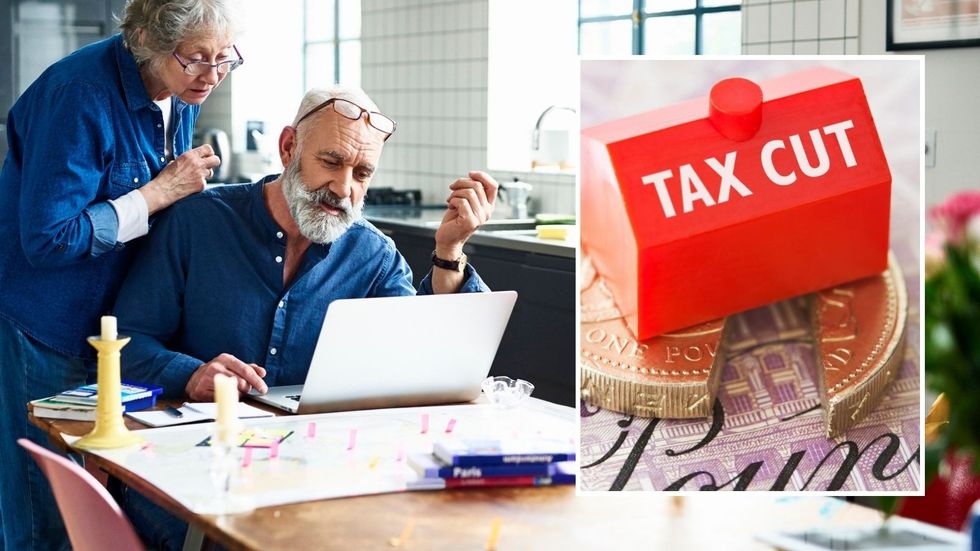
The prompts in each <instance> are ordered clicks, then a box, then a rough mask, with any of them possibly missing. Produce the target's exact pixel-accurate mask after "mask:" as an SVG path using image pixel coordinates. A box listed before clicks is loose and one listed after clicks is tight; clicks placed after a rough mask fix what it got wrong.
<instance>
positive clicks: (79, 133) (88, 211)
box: [0, 0, 243, 549]
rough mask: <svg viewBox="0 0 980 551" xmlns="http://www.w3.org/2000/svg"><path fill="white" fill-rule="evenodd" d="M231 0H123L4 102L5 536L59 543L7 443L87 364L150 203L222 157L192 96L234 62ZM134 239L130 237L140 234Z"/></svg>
mask: <svg viewBox="0 0 980 551" xmlns="http://www.w3.org/2000/svg"><path fill="white" fill-rule="evenodd" d="M234 18H235V17H234V14H233V11H232V10H231V8H230V7H229V4H228V2H227V1H226V0H172V1H167V0H132V1H131V2H130V3H129V4H128V5H127V6H126V8H125V12H124V14H123V16H122V20H121V24H120V27H121V30H122V32H121V34H118V35H116V36H113V37H110V38H107V39H105V40H102V41H100V42H97V43H94V44H91V45H89V46H86V47H84V48H82V49H80V50H78V51H77V52H75V53H73V54H71V55H70V56H68V57H66V58H64V59H62V60H61V61H58V62H57V63H55V64H54V65H52V66H51V67H49V68H48V69H47V70H46V71H45V72H44V73H43V74H42V75H41V76H40V77H39V78H38V79H37V80H36V81H35V82H34V83H33V84H32V85H31V86H30V87H29V88H28V89H27V91H26V92H24V94H23V95H22V96H21V97H20V99H18V100H17V103H16V104H14V106H13V108H12V109H11V110H10V114H9V118H8V123H7V126H8V128H7V132H8V134H7V136H8V142H9V144H10V150H9V152H8V154H7V158H6V160H5V162H4V165H3V172H2V173H0V196H2V197H3V200H2V201H0V234H2V235H4V236H5V239H3V240H0V369H2V377H3V379H2V381H0V442H3V443H4V444H5V445H7V446H8V449H7V450H6V451H5V452H4V453H3V454H2V455H0V457H2V459H0V511H2V525H3V537H4V541H3V542H2V543H3V545H0V549H3V548H6V549H53V548H57V547H66V546H67V541H66V539H65V533H64V530H63V528H61V521H60V518H59V515H58V512H57V509H56V508H55V506H54V502H53V499H52V497H51V495H50V490H49V488H48V487H47V486H46V483H45V481H44V477H43V476H42V475H41V474H40V472H39V471H38V470H37V469H36V467H35V466H34V465H33V463H29V461H28V459H27V456H26V454H24V453H22V452H21V451H19V450H16V449H15V448H13V447H10V446H13V442H14V441H15V440H16V439H17V438H18V437H23V436H25V435H27V436H28V437H30V438H32V439H33V440H36V441H38V442H45V441H46V438H45V436H44V435H43V434H42V433H41V432H40V431H38V430H37V429H33V428H32V427H31V426H30V425H29V424H28V422H27V412H26V410H25V404H26V403H27V402H28V401H30V400H34V399H37V398H43V397H46V396H50V395H52V394H55V393H57V392H60V391H62V390H65V389H69V388H72V387H75V386H78V385H81V384H84V383H85V382H86V380H87V379H91V378H92V375H94V368H95V365H94V364H95V362H94V361H93V358H94V350H93V349H92V348H91V347H90V346H89V345H88V344H87V343H86V341H85V337H86V336H87V335H93V334H96V333H98V328H99V322H98V319H99V316H100V315H103V314H106V313H108V311H109V308H110V305H111V304H112V302H113V299H114V298H115V293H116V289H117V288H118V286H119V284H120V282H121V280H122V278H123V276H124V275H125V272H126V269H127V266H128V265H129V262H130V260H131V259H132V256H133V253H134V249H135V247H134V246H133V245H135V244H137V243H138V242H139V240H137V238H138V237H140V236H142V235H144V234H146V233H147V231H148V226H149V221H150V220H152V217H153V214H154V213H155V212H157V211H159V210H161V209H165V208H167V207H168V206H170V205H171V204H172V203H173V202H175V201H177V200H179V199H181V198H183V197H185V196H187V195H189V194H192V193H196V192H199V191H201V190H202V189H203V188H204V183H205V180H206V178H207V177H208V176H209V175H210V174H212V170H213V169H214V167H216V166H218V164H219V163H220V162H221V161H220V159H218V158H217V157H216V156H215V155H214V152H213V150H212V149H211V148H210V146H207V145H204V146H201V147H198V148H195V149H191V135H192V132H193V127H194V122H195V120H196V119H197V116H198V112H199V110H200V105H201V103H203V102H204V100H205V99H207V97H208V95H210V94H211V92H212V91H213V90H214V88H215V86H217V85H218V84H220V83H221V81H222V80H223V79H224V78H225V77H226V76H227V75H228V73H229V72H231V71H233V70H235V69H236V68H237V67H239V66H240V65H241V64H242V62H243V59H242V57H241V54H240V53H239V52H238V49H237V48H236V47H235V46H234V36H235V34H236V25H235V21H234ZM134 240H136V241H134Z"/></svg>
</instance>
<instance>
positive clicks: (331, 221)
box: [282, 156, 364, 244]
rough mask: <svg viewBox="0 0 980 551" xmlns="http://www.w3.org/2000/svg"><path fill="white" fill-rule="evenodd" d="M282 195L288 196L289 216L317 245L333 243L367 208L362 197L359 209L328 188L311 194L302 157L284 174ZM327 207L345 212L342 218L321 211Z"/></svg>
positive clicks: (296, 158) (358, 205)
mask: <svg viewBox="0 0 980 551" xmlns="http://www.w3.org/2000/svg"><path fill="white" fill-rule="evenodd" d="M282 192H283V194H284V195H285V196H286V204H287V205H289V212H290V214H292V215H293V219H294V220H296V225H298V226H299V232H300V233H301V234H303V236H304V237H306V238H307V239H309V240H310V241H312V242H314V243H321V244H326V243H332V242H334V241H336V240H337V239H339V238H340V236H342V235H344V232H346V231H347V229H348V228H350V227H351V225H352V224H353V223H354V221H356V220H357V219H358V218H360V217H361V209H362V208H363V207H364V198H363V197H362V198H361V200H360V201H358V202H357V205H351V200H350V197H344V198H340V197H338V196H337V194H335V193H334V192H332V191H330V190H329V189H327V188H326V187H323V188H321V189H319V190H317V191H309V190H308V189H307V187H306V185H305V184H304V183H303V176H302V174H300V170H299V157H298V156H296V157H294V158H293V161H292V162H291V163H289V165H287V166H286V170H284V171H283V173H282ZM320 203H325V204H327V205H329V206H330V207H332V208H335V209H338V210H340V211H341V213H340V214H339V215H333V214H329V213H326V212H324V211H323V209H321V208H320Z"/></svg>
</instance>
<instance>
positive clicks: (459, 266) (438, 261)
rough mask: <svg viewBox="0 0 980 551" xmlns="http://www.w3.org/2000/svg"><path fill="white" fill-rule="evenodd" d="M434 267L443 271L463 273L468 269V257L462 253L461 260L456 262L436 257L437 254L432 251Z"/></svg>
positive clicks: (458, 259)
mask: <svg viewBox="0 0 980 551" xmlns="http://www.w3.org/2000/svg"><path fill="white" fill-rule="evenodd" d="M432 265H433V266H435V267H437V268H442V269H443V270H452V271H454V272H462V271H463V270H465V269H466V255H465V254H463V253H460V256H459V258H457V259H456V260H445V259H443V258H439V257H438V256H436V252H435V251H432Z"/></svg>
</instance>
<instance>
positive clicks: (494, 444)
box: [432, 438, 575, 467]
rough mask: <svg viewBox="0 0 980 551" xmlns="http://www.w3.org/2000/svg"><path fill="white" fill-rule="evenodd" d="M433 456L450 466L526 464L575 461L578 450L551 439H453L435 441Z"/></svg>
mask: <svg viewBox="0 0 980 551" xmlns="http://www.w3.org/2000/svg"><path fill="white" fill-rule="evenodd" d="M432 454H433V455H435V456H436V457H437V458H438V459H439V460H441V461H443V462H444V463H446V464H447V465H452V466H455V467H470V466H474V465H476V466H483V465H526V464H534V463H545V464H547V463H555V462H557V461H574V460H575V449H574V447H573V446H572V444H571V443H570V442H568V441H562V440H555V439H550V438H537V439H534V440H488V439H476V438H454V439H450V440H443V441H440V442H436V443H435V444H434V445H433V446H432Z"/></svg>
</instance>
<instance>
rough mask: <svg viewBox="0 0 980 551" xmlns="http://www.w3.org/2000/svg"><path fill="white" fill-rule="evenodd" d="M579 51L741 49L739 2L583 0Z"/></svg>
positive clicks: (706, 51) (735, 51)
mask: <svg viewBox="0 0 980 551" xmlns="http://www.w3.org/2000/svg"><path fill="white" fill-rule="evenodd" d="M578 29H579V53H580V54H582V55H586V56H587V55H615V56H623V55H630V54H665V55H684V54H738V53H740V50H741V36H742V14H741V2H735V1H732V0H579V19H578Z"/></svg>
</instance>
